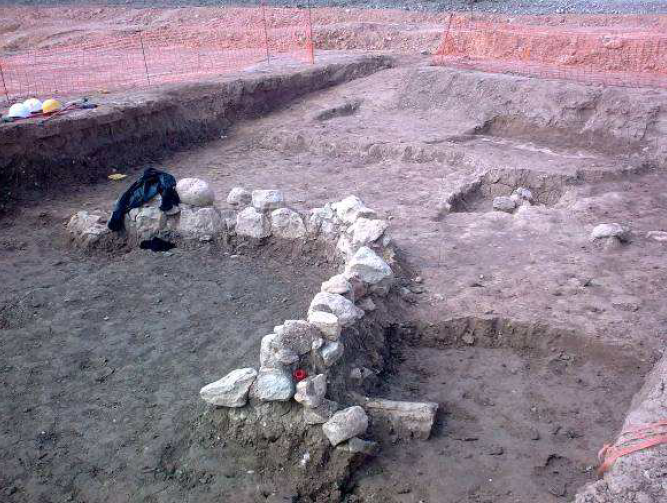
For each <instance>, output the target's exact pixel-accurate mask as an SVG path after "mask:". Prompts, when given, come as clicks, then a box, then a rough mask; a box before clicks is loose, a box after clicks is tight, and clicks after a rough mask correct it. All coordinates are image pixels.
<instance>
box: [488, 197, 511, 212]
mask: <svg viewBox="0 0 667 503" xmlns="http://www.w3.org/2000/svg"><path fill="white" fill-rule="evenodd" d="M493 209H494V210H496V211H504V212H505V213H512V212H513V211H514V210H515V209H516V203H515V202H514V200H513V199H512V198H511V197H505V196H500V197H496V198H495V199H494V200H493Z"/></svg>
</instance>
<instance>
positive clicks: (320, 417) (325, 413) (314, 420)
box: [303, 398, 340, 424]
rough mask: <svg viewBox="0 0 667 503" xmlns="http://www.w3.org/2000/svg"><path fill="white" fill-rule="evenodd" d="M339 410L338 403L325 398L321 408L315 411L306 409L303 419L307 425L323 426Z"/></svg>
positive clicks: (316, 408)
mask: <svg viewBox="0 0 667 503" xmlns="http://www.w3.org/2000/svg"><path fill="white" fill-rule="evenodd" d="M338 409H340V406H339V405H338V403H336V402H334V401H332V400H327V399H326V398H325V399H324V400H322V403H321V404H320V406H319V407H315V408H314V409H309V408H306V407H304V409H303V419H304V421H305V422H306V424H323V423H326V422H327V421H328V420H329V419H331V417H332V416H333V415H334V414H335V413H336V411H338Z"/></svg>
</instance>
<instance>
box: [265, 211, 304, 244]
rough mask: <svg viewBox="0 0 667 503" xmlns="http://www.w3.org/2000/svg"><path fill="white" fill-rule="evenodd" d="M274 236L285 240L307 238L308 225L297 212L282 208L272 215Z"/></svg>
mask: <svg viewBox="0 0 667 503" xmlns="http://www.w3.org/2000/svg"><path fill="white" fill-rule="evenodd" d="M271 229H272V231H273V234H274V235H276V236H278V237H279V238H283V239H301V238H304V237H306V225H305V224H304V223H303V220H302V219H301V215H299V214H298V213H297V212H296V211H293V210H290V209H288V208H280V209H277V210H274V211H273V212H272V213H271Z"/></svg>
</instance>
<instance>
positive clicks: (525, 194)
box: [510, 187, 533, 206]
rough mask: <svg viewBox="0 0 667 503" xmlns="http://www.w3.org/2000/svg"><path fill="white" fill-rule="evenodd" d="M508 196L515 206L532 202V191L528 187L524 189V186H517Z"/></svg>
mask: <svg viewBox="0 0 667 503" xmlns="http://www.w3.org/2000/svg"><path fill="white" fill-rule="evenodd" d="M510 198H511V199H512V200H513V201H514V202H516V204H517V206H520V205H522V204H524V203H525V202H527V203H532V202H533V193H532V192H531V191H530V189H526V188H525V187H518V188H517V189H515V190H514V192H512V195H511V196H510Z"/></svg>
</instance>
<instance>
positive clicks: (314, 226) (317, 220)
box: [307, 204, 339, 237]
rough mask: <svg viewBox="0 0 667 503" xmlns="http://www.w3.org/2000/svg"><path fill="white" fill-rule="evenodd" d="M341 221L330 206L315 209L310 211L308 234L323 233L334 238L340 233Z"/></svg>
mask: <svg viewBox="0 0 667 503" xmlns="http://www.w3.org/2000/svg"><path fill="white" fill-rule="evenodd" d="M338 223H339V219H338V216H337V215H336V212H335V211H334V210H333V208H332V207H331V205H330V204H326V205H325V206H324V207H322V208H314V209H312V210H311V211H310V218H308V225H307V227H308V232H309V233H311V234H317V233H319V232H321V233H322V235H323V236H325V237H333V236H335V235H336V234H337V231H338Z"/></svg>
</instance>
